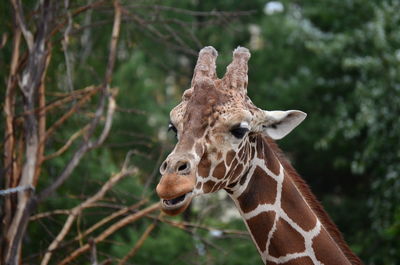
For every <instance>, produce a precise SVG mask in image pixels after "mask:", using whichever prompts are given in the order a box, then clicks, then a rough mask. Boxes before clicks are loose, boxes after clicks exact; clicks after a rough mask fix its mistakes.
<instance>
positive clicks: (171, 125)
mask: <svg viewBox="0 0 400 265" xmlns="http://www.w3.org/2000/svg"><path fill="white" fill-rule="evenodd" d="M169 131H173V132H174V133H175V137H178V129H176V127H175V125H174V124H173V123H172V122H169V124H168V132H169Z"/></svg>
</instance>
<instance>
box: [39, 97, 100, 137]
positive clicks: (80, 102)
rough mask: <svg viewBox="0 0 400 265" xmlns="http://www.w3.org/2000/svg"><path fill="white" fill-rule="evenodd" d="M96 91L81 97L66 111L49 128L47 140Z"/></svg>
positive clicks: (46, 135)
mask: <svg viewBox="0 0 400 265" xmlns="http://www.w3.org/2000/svg"><path fill="white" fill-rule="evenodd" d="M95 93H96V90H92V91H90V92H89V93H88V94H86V95H85V96H84V97H83V98H82V99H80V100H79V101H78V102H77V103H76V104H75V105H74V106H73V107H72V108H71V109H70V110H69V111H67V112H66V113H64V115H62V116H61V118H59V119H58V120H57V121H56V122H55V123H54V124H53V125H52V126H51V127H50V128H49V129H47V131H46V134H45V137H44V140H47V139H48V138H49V137H50V135H51V134H53V133H54V132H55V130H56V129H57V128H58V127H60V126H61V125H62V124H63V123H64V122H65V121H66V120H67V119H68V118H70V117H71V116H72V115H73V114H74V113H75V112H77V111H78V110H79V108H80V107H82V106H83V104H85V103H86V102H87V101H88V100H89V99H90V98H91V97H92V96H93V95H94V94H95ZM43 143H44V142H43Z"/></svg>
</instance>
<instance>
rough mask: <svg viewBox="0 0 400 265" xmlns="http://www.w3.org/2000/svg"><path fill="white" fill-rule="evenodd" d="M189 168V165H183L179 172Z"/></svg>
mask: <svg viewBox="0 0 400 265" xmlns="http://www.w3.org/2000/svg"><path fill="white" fill-rule="evenodd" d="M186 168H187V165H186V164H183V165H181V166H180V167H179V168H178V171H183V170H185V169H186Z"/></svg>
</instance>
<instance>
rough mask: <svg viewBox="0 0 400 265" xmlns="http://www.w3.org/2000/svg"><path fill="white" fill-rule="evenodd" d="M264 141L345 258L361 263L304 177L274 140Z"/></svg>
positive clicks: (357, 264) (267, 139) (266, 139)
mask: <svg viewBox="0 0 400 265" xmlns="http://www.w3.org/2000/svg"><path fill="white" fill-rule="evenodd" d="M264 139H265V142H266V143H267V144H268V146H269V147H270V148H271V150H272V151H273V152H274V153H275V155H276V157H277V158H278V159H279V161H280V162H281V164H282V166H283V167H284V169H285V171H286V172H287V173H288V175H289V176H290V178H291V179H292V180H293V183H294V184H295V186H296V187H297V188H298V189H299V191H300V192H301V194H302V195H303V197H304V199H305V200H306V202H307V204H308V205H309V206H310V207H311V210H312V211H313V212H314V213H315V214H316V215H317V217H318V219H319V220H320V221H321V223H322V225H323V226H324V227H325V229H326V230H327V232H328V234H329V235H330V236H331V237H332V239H333V240H334V241H335V242H336V243H337V244H338V246H339V248H340V249H341V250H342V252H343V253H344V255H345V256H346V257H347V259H348V260H349V261H350V262H351V263H352V264H355V265H361V264H363V263H362V261H361V260H360V258H358V257H357V256H356V255H355V254H354V253H353V252H352V251H351V250H350V248H349V246H348V245H347V244H346V242H345V241H344V239H343V236H342V234H341V233H340V231H339V229H338V228H337V227H336V225H335V224H334V223H333V221H332V220H331V218H330V217H329V215H328V214H327V213H326V211H325V210H324V209H323V207H322V205H321V203H320V202H319V201H318V199H317V198H316V197H315V195H314V194H313V193H312V192H311V189H310V187H309V186H308V185H307V183H306V182H305V181H304V179H303V178H302V177H301V176H300V175H299V174H298V173H297V171H296V170H295V169H294V168H293V166H292V165H291V163H290V162H289V161H288V159H287V158H286V156H285V154H284V153H283V152H282V150H281V149H280V148H279V146H278V145H277V144H276V142H275V141H274V140H272V139H271V138H269V137H264Z"/></svg>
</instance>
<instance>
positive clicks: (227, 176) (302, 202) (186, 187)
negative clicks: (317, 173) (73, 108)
mask: <svg viewBox="0 0 400 265" xmlns="http://www.w3.org/2000/svg"><path fill="white" fill-rule="evenodd" d="M217 56H218V52H217V51H216V50H215V49H214V48H213V47H211V46H208V47H205V48H203V49H202V50H201V51H200V52H199V57H198V60H197V64H196V66H195V69H194V73H193V78H192V82H191V87H190V88H188V89H187V90H186V91H185V92H184V94H183V96H182V101H181V102H180V103H179V104H178V105H177V106H176V107H175V108H174V109H173V110H172V111H171V113H170V124H169V129H172V130H173V131H174V132H175V133H176V134H177V138H178V142H177V144H176V146H175V148H174V150H173V151H172V152H171V153H170V154H169V155H168V157H167V158H166V160H165V161H164V162H163V163H162V165H161V167H160V173H161V179H160V182H159V184H158V185H157V188H156V191H157V194H158V195H159V197H160V198H161V208H162V210H163V211H164V212H166V213H167V214H170V215H176V214H179V213H181V212H183V211H184V210H185V209H186V208H187V207H188V206H189V204H190V202H191V200H192V198H193V197H195V196H198V195H201V194H205V193H211V192H216V191H218V190H221V189H224V190H226V191H227V192H228V193H229V195H230V196H231V197H232V199H233V200H234V202H235V204H236V205H237V207H238V209H239V211H240V213H241V215H242V217H243V219H244V221H245V223H246V225H247V227H248V230H249V231H250V234H251V236H252V238H253V241H254V242H255V245H256V247H257V249H258V251H259V253H260V255H261V258H262V260H263V262H264V263H265V264H361V261H359V259H358V258H357V257H356V256H355V255H354V254H353V253H352V252H351V251H350V249H349V248H348V247H347V245H346V244H345V243H344V241H343V239H342V238H341V236H340V233H339V232H338V230H337V229H336V227H335V226H334V224H333V223H332V222H331V221H330V219H329V217H328V216H327V214H326V213H325V212H324V211H323V210H322V207H321V206H320V204H319V203H318V202H317V200H316V199H315V198H314V197H313V195H312V194H311V192H310V191H309V189H308V187H307V186H306V185H305V184H304V182H303V181H302V179H301V178H300V177H299V176H298V175H297V173H296V172H295V170H294V169H293V168H292V167H291V165H290V164H289V163H288V162H287V160H286V159H285V158H284V157H283V155H282V153H281V151H280V150H279V148H278V147H277V146H276V144H275V142H274V140H277V139H281V138H283V137H285V136H286V135H287V134H288V133H290V132H291V131H292V130H293V129H294V128H295V127H297V126H298V125H299V124H300V123H301V122H302V121H303V120H304V119H305V117H306V114H305V113H304V112H302V111H299V110H287V111H281V110H277V111H266V110H262V109H259V108H258V107H256V106H255V105H254V104H253V103H252V101H251V100H250V98H249V97H248V96H247V84H248V76H247V72H248V64H247V63H248V60H249V59H250V52H249V50H248V49H246V48H244V47H238V48H236V49H235V50H234V52H233V59H232V62H231V63H230V64H229V65H228V67H227V70H226V73H225V75H224V77H222V78H221V79H219V78H218V77H217V74H216V58H217ZM321 245H323V247H322V248H321Z"/></svg>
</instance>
